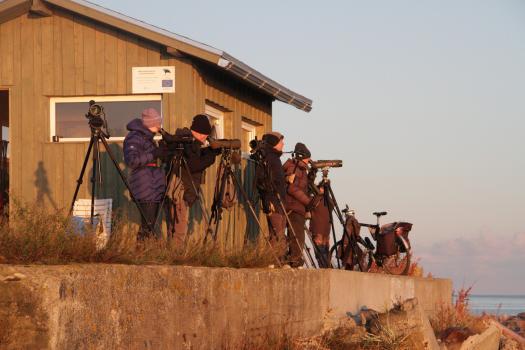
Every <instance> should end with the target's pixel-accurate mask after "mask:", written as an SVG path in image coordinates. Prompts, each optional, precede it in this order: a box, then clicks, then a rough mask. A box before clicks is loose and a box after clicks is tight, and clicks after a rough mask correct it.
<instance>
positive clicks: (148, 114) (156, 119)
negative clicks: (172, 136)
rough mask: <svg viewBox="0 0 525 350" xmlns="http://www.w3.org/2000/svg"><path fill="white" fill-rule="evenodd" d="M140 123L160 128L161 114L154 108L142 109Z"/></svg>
mask: <svg viewBox="0 0 525 350" xmlns="http://www.w3.org/2000/svg"><path fill="white" fill-rule="evenodd" d="M142 124H144V126H145V127H146V128H153V127H157V128H160V127H161V125H162V116H161V115H160V114H159V112H157V110H156V109H155V108H146V109H145V110H143V111H142Z"/></svg>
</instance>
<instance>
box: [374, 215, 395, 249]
mask: <svg viewBox="0 0 525 350" xmlns="http://www.w3.org/2000/svg"><path fill="white" fill-rule="evenodd" d="M396 225H397V222H392V223H390V224H385V225H383V226H381V229H380V230H379V234H377V235H376V238H377V250H376V253H377V254H380V255H387V256H388V255H393V254H395V252H396V234H395V228H396Z"/></svg>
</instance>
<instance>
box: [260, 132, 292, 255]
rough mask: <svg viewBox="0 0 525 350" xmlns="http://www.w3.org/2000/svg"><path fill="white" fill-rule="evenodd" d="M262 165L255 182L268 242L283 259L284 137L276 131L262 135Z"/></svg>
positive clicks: (284, 244) (284, 252)
mask: <svg viewBox="0 0 525 350" xmlns="http://www.w3.org/2000/svg"><path fill="white" fill-rule="evenodd" d="M262 140H263V143H264V163H265V164H266V168H263V167H258V168H257V172H256V182H257V187H258V190H259V194H260V196H261V199H262V201H263V210H264V212H265V214H266V218H267V220H268V228H269V229H270V242H271V243H272V246H274V248H275V249H276V250H277V254H279V255H280V257H281V258H284V256H285V254H286V238H285V235H284V232H285V228H286V217H285V216H284V210H283V204H284V203H283V202H282V201H284V198H285V196H286V180H285V176H284V170H283V165H282V163H281V155H282V154H283V147H284V136H283V135H282V134H280V133H278V132H276V131H273V132H269V133H267V134H264V135H263V137H262Z"/></svg>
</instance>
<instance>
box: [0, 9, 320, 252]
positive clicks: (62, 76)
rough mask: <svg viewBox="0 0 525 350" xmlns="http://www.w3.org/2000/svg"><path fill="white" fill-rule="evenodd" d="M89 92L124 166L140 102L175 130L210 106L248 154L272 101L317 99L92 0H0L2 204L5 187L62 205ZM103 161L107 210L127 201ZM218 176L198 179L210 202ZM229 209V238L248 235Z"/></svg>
mask: <svg viewBox="0 0 525 350" xmlns="http://www.w3.org/2000/svg"><path fill="white" fill-rule="evenodd" d="M166 71H169V72H166ZM162 74H167V76H166V77H163V76H161V75H162ZM89 100H95V101H96V102H97V103H100V104H101V105H103V106H104V108H105V111H106V115H107V121H108V125H109V130H110V134H111V137H110V139H109V143H110V147H111V149H112V150H114V153H115V154H116V155H117V160H118V162H119V163H120V167H121V169H123V170H124V171H125V165H124V163H123V159H122V141H123V138H124V136H125V135H126V128H125V126H126V124H127V123H128V122H129V121H130V120H131V119H133V118H136V117H138V116H140V112H141V111H142V109H144V108H145V107H150V106H152V107H155V108H157V109H159V110H161V113H162V115H163V127H164V128H165V129H166V130H168V131H171V132H173V131H174V130H175V129H176V128H178V127H183V126H189V124H190V122H191V119H192V117H193V116H194V115H195V114H197V113H206V114H208V116H209V117H210V119H211V120H212V121H213V123H214V124H215V126H216V129H217V131H218V134H219V136H222V137H226V138H239V139H241V140H242V147H243V151H244V152H247V151H248V141H249V140H250V139H252V138H253V137H255V136H259V137H260V136H261V135H262V134H263V133H264V132H266V131H269V130H271V128H272V102H273V101H275V100H279V101H282V102H285V103H288V104H290V105H293V106H295V107H297V108H299V109H301V110H304V111H306V112H308V111H310V109H311V105H312V101H311V100H309V99H307V98H305V97H303V96H301V95H299V94H297V93H295V92H293V91H291V90H289V89H287V88H286V87H284V86H282V85H280V84H279V83H276V82H275V81H273V80H271V79H270V78H268V77H266V76H265V75H263V74H261V73H259V72H257V71H256V70H254V69H253V68H251V67H250V66H249V65H247V64H246V63H243V62H241V61H240V60H238V59H236V58H235V57H232V56H231V55H229V54H228V53H226V52H224V51H221V50H218V49H216V48H213V47H210V46H208V45H205V44H202V43H200V42H197V41H193V40H191V39H188V38H186V37H183V36H180V35H177V34H174V33H171V32H168V31H166V30H162V29H159V28H157V27H154V26H150V25H148V24H146V23H144V22H142V21H139V20H136V19H133V18H130V17H127V16H125V15H122V14H120V13H117V12H113V11H110V10H108V9H106V8H103V7H100V6H97V5H94V4H92V3H89V2H85V1H81V0H3V1H0V121H1V123H2V139H3V140H4V142H3V146H4V147H3V148H2V150H3V151H2V160H1V161H2V162H1V165H2V167H3V170H2V173H1V174H2V176H1V178H0V179H1V182H2V184H1V185H2V186H3V191H2V192H1V195H2V197H1V198H0V199H1V200H2V201H3V203H4V204H5V203H6V201H7V197H9V200H10V202H11V203H13V200H14V199H16V200H18V201H22V202H28V203H32V202H37V203H39V204H41V205H43V206H45V207H47V208H51V209H61V208H68V207H69V205H70V203H71V199H72V197H73V192H74V189H75V186H76V183H77V178H78V177H79V174H80V170H81V167H82V163H83V160H84V158H85V155H86V151H87V148H88V143H89V136H90V129H89V126H88V124H87V119H86V118H85V114H86V112H87V109H88V101H89ZM7 144H8V147H7V148H6V145H7ZM101 159H102V162H101V171H102V183H101V184H100V185H99V187H98V188H97V197H99V198H112V199H113V211H114V212H116V211H119V210H128V209H129V208H132V205H130V203H129V202H130V200H129V195H128V193H127V191H126V189H125V187H124V185H123V183H122V181H121V180H120V179H119V178H118V175H117V172H116V170H115V168H114V167H113V165H112V164H111V163H110V161H109V159H107V157H105V156H104V154H102V156H101ZM244 162H246V161H244ZM4 169H5V172H4ZM243 169H244V170H243V171H240V172H239V173H241V176H242V177H244V180H245V181H244V186H245V187H246V188H247V189H248V190H251V184H250V183H249V182H250V181H248V178H249V173H250V169H249V167H246V165H245V164H244V165H243ZM90 174H91V169H89V166H88V171H87V173H86V175H85V177H84V183H83V185H82V186H81V188H80V193H79V196H78V198H90V182H89V176H90ZM214 183H215V174H214V169H210V170H209V171H208V173H207V180H206V185H205V186H204V189H205V193H206V200H207V203H208V206H209V205H210V203H211V198H212V192H213V186H214ZM3 207H5V205H4V206H3ZM195 212H196V213H195V215H194V216H195V217H196V219H198V218H197V217H198V216H199V215H198V213H197V212H198V210H196V211H195ZM225 215H226V217H225V219H224V221H228V222H229V226H228V227H227V229H225V230H224V231H230V232H229V234H231V235H232V236H231V237H230V238H228V239H227V240H229V241H230V243H231V244H236V242H239V241H240V240H241V239H242V238H243V237H244V234H245V233H246V231H245V230H246V229H245V227H246V217H245V208H244V207H243V205H242V201H241V204H239V205H237V206H236V207H235V208H233V209H232V210H230V211H229V212H226V213H225ZM197 221H198V222H202V220H200V221H199V220H197ZM248 226H250V225H248ZM197 227H199V226H198V225H197V226H195V228H194V231H198V230H197V229H196V228H197ZM248 229H249V230H250V227H248ZM252 229H253V227H252Z"/></svg>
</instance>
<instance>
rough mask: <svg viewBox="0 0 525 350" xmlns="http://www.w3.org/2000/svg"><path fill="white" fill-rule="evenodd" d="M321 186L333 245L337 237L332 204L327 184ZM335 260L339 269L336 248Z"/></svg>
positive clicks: (335, 243) (339, 262)
mask: <svg viewBox="0 0 525 350" xmlns="http://www.w3.org/2000/svg"><path fill="white" fill-rule="evenodd" d="M323 188H324V192H323V193H324V201H325V203H326V206H327V208H328V217H329V219H330V226H331V227H332V237H333V240H334V246H337V237H336V236H335V225H334V215H333V213H332V210H333V206H332V205H331V203H330V196H329V194H328V193H329V192H328V184H327V183H325V184H324V185H323ZM335 260H336V261H337V268H338V269H340V268H341V261H340V259H339V258H338V257H337V249H336V252H335Z"/></svg>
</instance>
